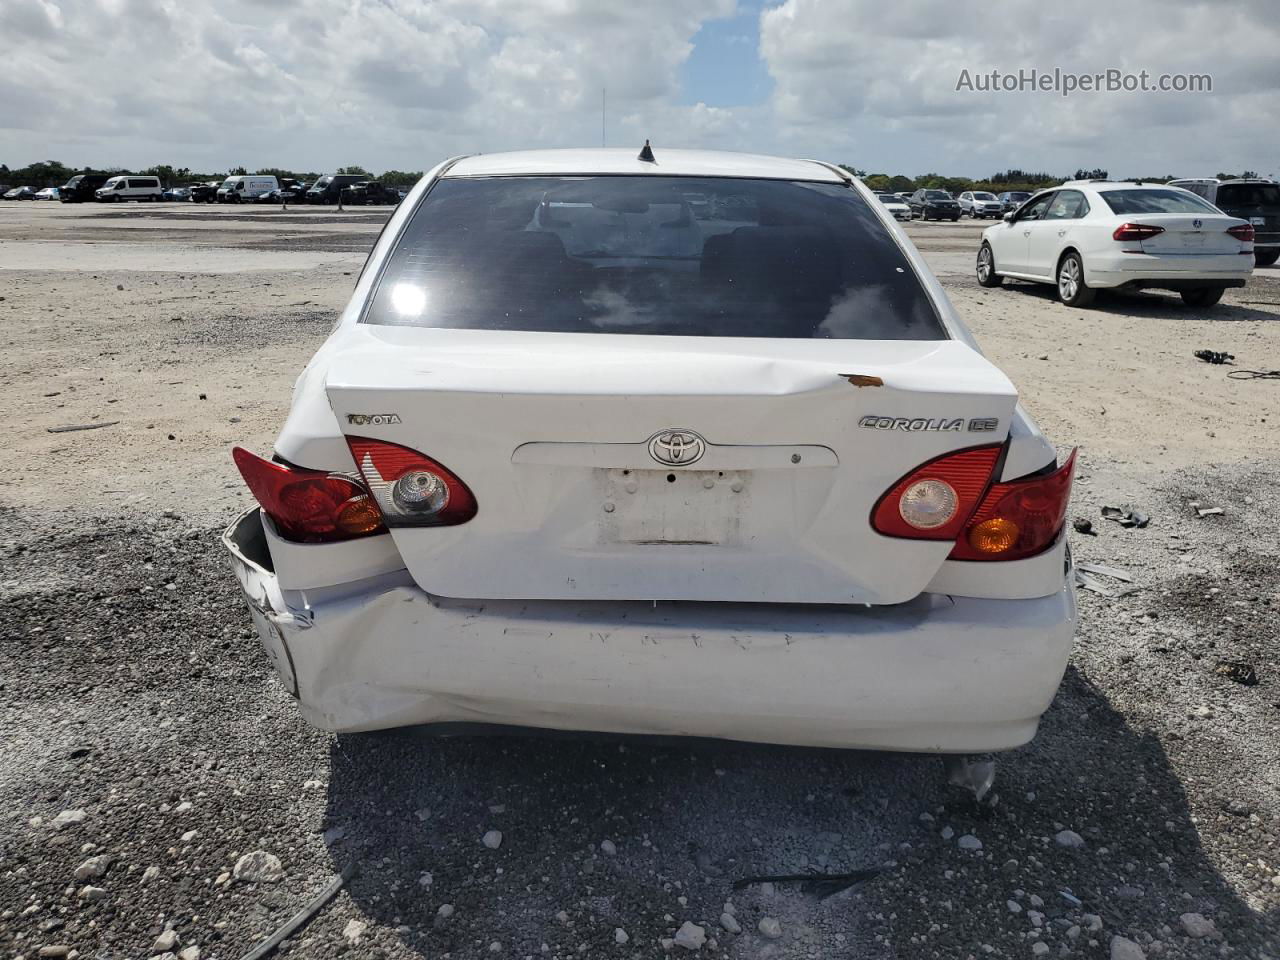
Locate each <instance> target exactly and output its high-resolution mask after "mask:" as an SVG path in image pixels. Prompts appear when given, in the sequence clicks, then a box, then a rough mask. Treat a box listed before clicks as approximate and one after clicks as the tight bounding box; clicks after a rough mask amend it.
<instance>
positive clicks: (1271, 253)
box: [1253, 250, 1280, 267]
mask: <svg viewBox="0 0 1280 960" xmlns="http://www.w3.org/2000/svg"><path fill="white" fill-rule="evenodd" d="M1277 260H1280V250H1255V251H1253V262H1254V263H1255V264H1256V265H1257V266H1259V267H1269V266H1271V265H1272V264H1273V263H1275V262H1276V261H1277Z"/></svg>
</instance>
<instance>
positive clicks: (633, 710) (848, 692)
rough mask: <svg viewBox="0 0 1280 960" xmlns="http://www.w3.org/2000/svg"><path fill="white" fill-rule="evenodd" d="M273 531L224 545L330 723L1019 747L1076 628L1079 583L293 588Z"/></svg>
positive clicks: (290, 671)
mask: <svg viewBox="0 0 1280 960" xmlns="http://www.w3.org/2000/svg"><path fill="white" fill-rule="evenodd" d="M269 539H271V535H270V534H264V528H263V524H262V522H261V520H260V518H259V514H258V512H257V511H256V510H255V511H251V512H250V513H247V514H245V515H244V516H242V517H241V518H240V519H239V520H238V521H237V522H236V523H234V524H232V526H231V527H230V528H228V530H227V532H226V534H225V535H224V537H223V542H224V545H225V546H226V547H227V549H228V551H229V552H230V554H231V557H232V565H233V568H234V569H235V571H236V576H237V577H238V579H239V581H240V584H241V587H242V588H243V589H244V591H245V595H246V597H247V598H248V600H249V606H250V609H251V611H252V616H253V620H254V624H255V626H256V627H257V630H258V635H259V637H260V639H261V641H262V644H263V647H264V649H265V650H266V652H267V655H268V657H269V659H270V660H271V663H272V665H273V666H274V668H275V669H276V672H277V673H278V674H279V675H280V678H281V680H282V681H283V683H284V685H285V687H286V688H287V689H288V690H289V691H290V693H292V694H293V695H294V696H296V697H297V698H298V700H299V702H300V704H301V708H302V712H303V714H304V716H305V717H306V718H307V720H308V721H310V722H311V723H312V724H314V725H315V726H318V727H321V728H323V729H326V730H335V731H358V730H374V729H381V728H387V727H397V726H406V725H415V724H430V723H448V722H470V723H485V724H510V725H517V726H526V727H540V728H549V729H561V730H594V731H601V732H614V733H631V734H655V735H680V736H699V737H718V738H725V739H732V740H749V741H758V742H769V743H785V744H801V745H812V746H830V747H853V748H866V749H887V750H909V751H929V752H957V753H973V752H986V751H992V750H1004V749H1009V748H1012V747H1016V746H1019V745H1021V744H1023V743H1026V742H1027V741H1028V740H1030V739H1031V738H1032V737H1033V736H1034V735H1035V731H1036V727H1037V724H1038V722H1039V718H1040V715H1041V714H1042V713H1043V712H1044V710H1045V709H1046V708H1047V707H1048V705H1049V703H1050V701H1051V700H1052V699H1053V696H1054V693H1055V692H1056V690H1057V688H1058V684H1059V682H1060V680H1061V678H1062V674H1063V671H1064V670H1065V668H1066V663H1067V657H1068V654H1069V652H1070V647H1071V638H1072V635H1073V633H1074V628H1075V618H1076V610H1075V597H1074V593H1073V592H1072V589H1071V587H1070V585H1069V584H1068V583H1067V582H1066V581H1065V579H1064V583H1063V586H1062V589H1061V590H1059V591H1058V592H1057V593H1055V594H1053V595H1050V596H1047V597H1040V598H1036V599H1023V600H979V599H968V598H959V597H957V598H950V597H947V596H943V595H939V594H922V595H920V596H919V597H917V598H916V599H914V600H912V601H910V602H908V603H904V604H898V605H894V606H885V607H870V608H868V607H842V606H815V605H799V604H797V605H778V604H743V603H710V602H664V603H659V604H656V605H654V604H651V603H644V602H631V601H609V602H567V601H537V602H525V601H482V600H451V599H444V598H440V597H434V596H431V595H430V594H427V593H425V592H424V591H423V590H422V589H420V588H419V587H418V586H417V585H416V584H414V582H413V581H412V579H411V578H410V577H409V576H408V573H407V572H405V571H403V570H385V571H383V572H379V573H376V574H375V575H373V576H370V577H367V578H365V579H362V580H359V581H358V582H344V583H332V582H331V584H330V585H327V586H320V587H315V588H309V589H294V588H290V587H289V586H283V587H282V586H281V580H282V578H281V576H279V575H278V574H277V572H276V571H275V569H274V565H273V562H272V552H271V549H270V547H269V544H268V540H269ZM379 539H381V538H370V541H376V540H379ZM388 539H389V538H388ZM347 546H349V544H333V545H326V546H321V547H317V548H307V549H308V550H312V549H317V550H322V551H323V550H331V549H332V548H333V547H337V548H339V549H341V548H343V547H347ZM365 549H366V550H368V549H375V550H376V549H377V548H376V545H375V546H373V547H366V548H365ZM284 579H285V580H286V581H287V580H289V579H290V578H289V577H285V578H284ZM320 579H330V580H332V578H320Z"/></svg>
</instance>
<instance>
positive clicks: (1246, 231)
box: [1227, 223, 1254, 243]
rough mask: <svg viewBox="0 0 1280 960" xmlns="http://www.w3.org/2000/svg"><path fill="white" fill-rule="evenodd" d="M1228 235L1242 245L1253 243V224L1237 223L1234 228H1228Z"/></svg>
mask: <svg viewBox="0 0 1280 960" xmlns="http://www.w3.org/2000/svg"><path fill="white" fill-rule="evenodd" d="M1227 233H1229V234H1231V235H1232V236H1233V237H1235V238H1236V239H1237V240H1239V241H1240V242H1241V243H1253V238H1254V229H1253V226H1252V225H1251V224H1248V223H1237V224H1236V225H1235V226H1234V227H1227Z"/></svg>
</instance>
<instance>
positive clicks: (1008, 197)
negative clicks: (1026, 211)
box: [876, 189, 1031, 222]
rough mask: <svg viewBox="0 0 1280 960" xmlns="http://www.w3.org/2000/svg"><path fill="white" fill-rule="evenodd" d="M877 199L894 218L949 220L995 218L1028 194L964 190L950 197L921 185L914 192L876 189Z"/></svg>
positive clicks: (1008, 210)
mask: <svg viewBox="0 0 1280 960" xmlns="http://www.w3.org/2000/svg"><path fill="white" fill-rule="evenodd" d="M876 196H877V197H879V198H880V202H881V203H883V204H884V205H885V206H886V207H888V209H889V212H890V213H892V214H893V216H894V218H895V219H897V220H950V221H952V222H955V221H956V220H959V219H960V218H961V217H963V216H970V217H973V219H975V220H985V219H986V218H987V217H991V218H992V219H994V220H998V219H999V218H1000V217H1002V216H1003V215H1004V214H1006V213H1009V212H1011V211H1013V210H1017V209H1018V207H1020V206H1022V204H1023V203H1025V202H1026V201H1027V200H1029V199H1030V198H1031V194H1029V193H1024V192H1022V191H1019V190H1012V191H1009V192H1007V193H1002V194H1000V195H999V196H996V195H995V194H994V193H988V192H987V191H985V190H966V191H965V192H964V193H962V194H960V196H959V197H958V198H957V197H953V196H951V194H950V193H948V192H947V191H946V190H929V189H921V190H917V191H916V192H915V193H877V194H876Z"/></svg>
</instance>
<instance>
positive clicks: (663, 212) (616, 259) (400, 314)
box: [365, 176, 947, 340]
mask: <svg viewBox="0 0 1280 960" xmlns="http://www.w3.org/2000/svg"><path fill="white" fill-rule="evenodd" d="M365 322H367V323H377V324H401V325H411V326H424V327H461V328H467V329H478V330H538V331H558V332H570V333H629V334H660V335H668V336H691V337H784V338H810V337H818V338H835V339H877V340H943V339H947V335H946V333H945V331H944V329H943V327H942V324H941V322H940V321H939V320H938V317H937V314H936V313H935V311H934V309H933V306H932V304H931V302H930V300H929V298H928V296H927V295H926V294H925V291H924V289H923V288H922V287H921V285H920V281H919V280H918V279H917V277H916V275H915V273H914V272H913V270H912V268H911V265H910V263H909V262H908V261H907V259H906V257H905V256H904V255H903V253H902V251H901V250H900V249H899V248H898V246H897V245H896V243H895V242H894V241H893V239H892V238H891V237H890V235H889V233H888V231H887V230H886V229H885V227H884V225H883V224H882V223H881V222H880V220H879V219H878V217H877V215H876V213H875V212H874V211H873V210H872V209H871V207H870V206H869V205H868V203H867V201H865V200H864V199H863V198H862V197H861V195H859V194H858V193H857V191H855V190H853V189H852V188H850V187H848V186H846V185H843V184H831V183H806V182H790V181H780V180H741V179H729V178H708V179H701V178H692V177H633V176H615V177H607V176H605V177H493V178H475V179H468V178H458V179H445V180H441V181H440V182H438V183H436V184H435V186H434V187H432V189H431V192H430V193H429V194H428V195H427V197H426V199H425V200H424V201H423V203H422V204H421V205H420V206H419V208H418V209H417V210H416V211H415V212H414V214H413V217H412V219H411V220H410V221H409V223H408V225H407V226H406V228H405V231H404V234H403V235H402V236H401V238H400V240H399V242H398V244H397V245H396V248H395V249H394V250H393V251H392V253H391V255H390V257H389V258H388V261H387V265H386V267H385V269H384V272H383V275H382V277H381V279H380V281H379V284H378V288H377V292H376V294H375V295H374V298H373V301H372V303H371V305H370V307H369V310H368V313H367V315H366V317H365Z"/></svg>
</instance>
